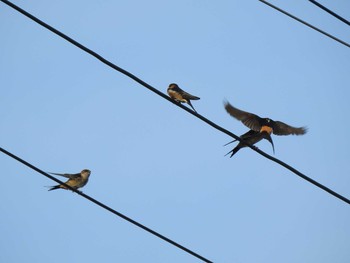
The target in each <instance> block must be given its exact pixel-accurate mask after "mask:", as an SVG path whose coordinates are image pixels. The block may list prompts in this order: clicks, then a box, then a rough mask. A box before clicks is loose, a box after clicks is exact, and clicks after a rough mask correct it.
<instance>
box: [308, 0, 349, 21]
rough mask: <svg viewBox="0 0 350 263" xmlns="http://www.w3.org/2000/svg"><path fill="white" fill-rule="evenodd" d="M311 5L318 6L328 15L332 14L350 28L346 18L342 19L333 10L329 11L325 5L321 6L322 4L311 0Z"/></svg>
mask: <svg viewBox="0 0 350 263" xmlns="http://www.w3.org/2000/svg"><path fill="white" fill-rule="evenodd" d="M309 1H310V2H311V3H313V4H314V5H316V6H318V7H319V8H321V9H323V10H324V11H326V12H327V13H329V14H331V15H332V16H334V17H336V18H338V19H339V20H340V21H342V22H344V23H345V24H347V25H348V26H350V22H349V21H348V20H346V19H345V18H343V17H341V16H340V15H338V14H336V13H334V12H333V11H332V10H330V9H328V8H327V7H325V6H324V5H321V4H320V3H318V2H317V1H315V0H309Z"/></svg>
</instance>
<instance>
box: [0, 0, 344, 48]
mask: <svg viewBox="0 0 350 263" xmlns="http://www.w3.org/2000/svg"><path fill="white" fill-rule="evenodd" d="M1 1H2V0H1ZM259 1H260V2H262V3H264V4H266V5H268V6H270V7H272V8H274V9H276V10H277V11H279V12H281V13H283V14H285V15H287V16H289V17H291V18H293V19H295V20H296V21H298V22H300V23H302V24H304V25H306V26H308V27H311V28H312V29H314V30H316V31H318V32H320V33H321V34H323V35H325V36H327V37H329V38H331V39H333V40H335V41H337V42H339V43H341V44H343V45H345V46H347V47H350V44H348V43H346V42H345V41H343V40H341V39H339V38H337V37H335V36H333V35H331V34H329V33H327V32H325V31H323V30H321V29H319V28H317V27H315V26H313V25H311V24H309V23H307V22H305V21H303V20H301V19H300V18H298V17H296V16H293V15H292V14H290V13H288V12H286V11H284V10H283V9H281V8H278V7H277V6H274V5H273V4H271V3H269V2H267V1H265V0H259Z"/></svg>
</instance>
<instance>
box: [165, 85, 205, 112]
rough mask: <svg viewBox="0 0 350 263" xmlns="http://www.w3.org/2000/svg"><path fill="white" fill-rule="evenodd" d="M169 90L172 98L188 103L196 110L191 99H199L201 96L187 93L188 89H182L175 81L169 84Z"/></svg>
mask: <svg viewBox="0 0 350 263" xmlns="http://www.w3.org/2000/svg"><path fill="white" fill-rule="evenodd" d="M167 92H168V95H169V96H170V98H172V99H173V100H175V101H177V102H182V103H187V104H188V105H190V106H191V108H192V109H193V110H194V111H195V112H196V110H195V109H194V108H193V106H192V103H191V100H199V99H200V98H199V97H196V96H193V95H191V94H189V93H187V92H186V91H184V90H182V89H180V88H179V86H178V85H177V84H175V83H171V84H170V85H169V87H168V90H167ZM196 113H197V112H196Z"/></svg>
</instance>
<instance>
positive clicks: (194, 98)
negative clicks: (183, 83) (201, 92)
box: [189, 95, 200, 100]
mask: <svg viewBox="0 0 350 263" xmlns="http://www.w3.org/2000/svg"><path fill="white" fill-rule="evenodd" d="M189 99H190V100H200V98H199V97H196V96H193V95H191V96H190V97H189Z"/></svg>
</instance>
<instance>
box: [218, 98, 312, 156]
mask: <svg viewBox="0 0 350 263" xmlns="http://www.w3.org/2000/svg"><path fill="white" fill-rule="evenodd" d="M224 106H225V109H226V111H227V113H228V114H230V115H231V116H232V117H234V118H236V119H237V120H239V121H241V122H242V123H243V124H244V125H245V126H247V127H248V128H249V129H250V131H248V132H247V133H245V134H243V135H242V136H241V138H242V139H243V140H244V141H246V142H247V143H249V144H251V145H253V144H255V143H257V142H259V141H260V140H262V139H266V140H268V141H269V142H270V143H271V144H272V148H273V151H275V150H274V145H273V142H272V138H271V134H275V135H303V134H305V133H306V132H307V128H306V127H293V126H290V125H288V124H286V123H284V122H281V121H274V120H272V119H270V118H261V117H259V116H258V115H256V114H253V113H250V112H246V111H243V110H240V109H238V108H235V107H233V106H232V105H231V104H230V103H229V102H228V101H225V102H224ZM230 143H231V142H230ZM244 146H245V144H244V143H243V144H242V143H241V142H240V143H239V144H238V145H237V147H236V148H234V149H233V150H232V151H231V152H230V153H232V154H231V157H232V156H233V155H234V154H235V153H236V152H237V151H238V150H239V149H241V148H243V147H244Z"/></svg>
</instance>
